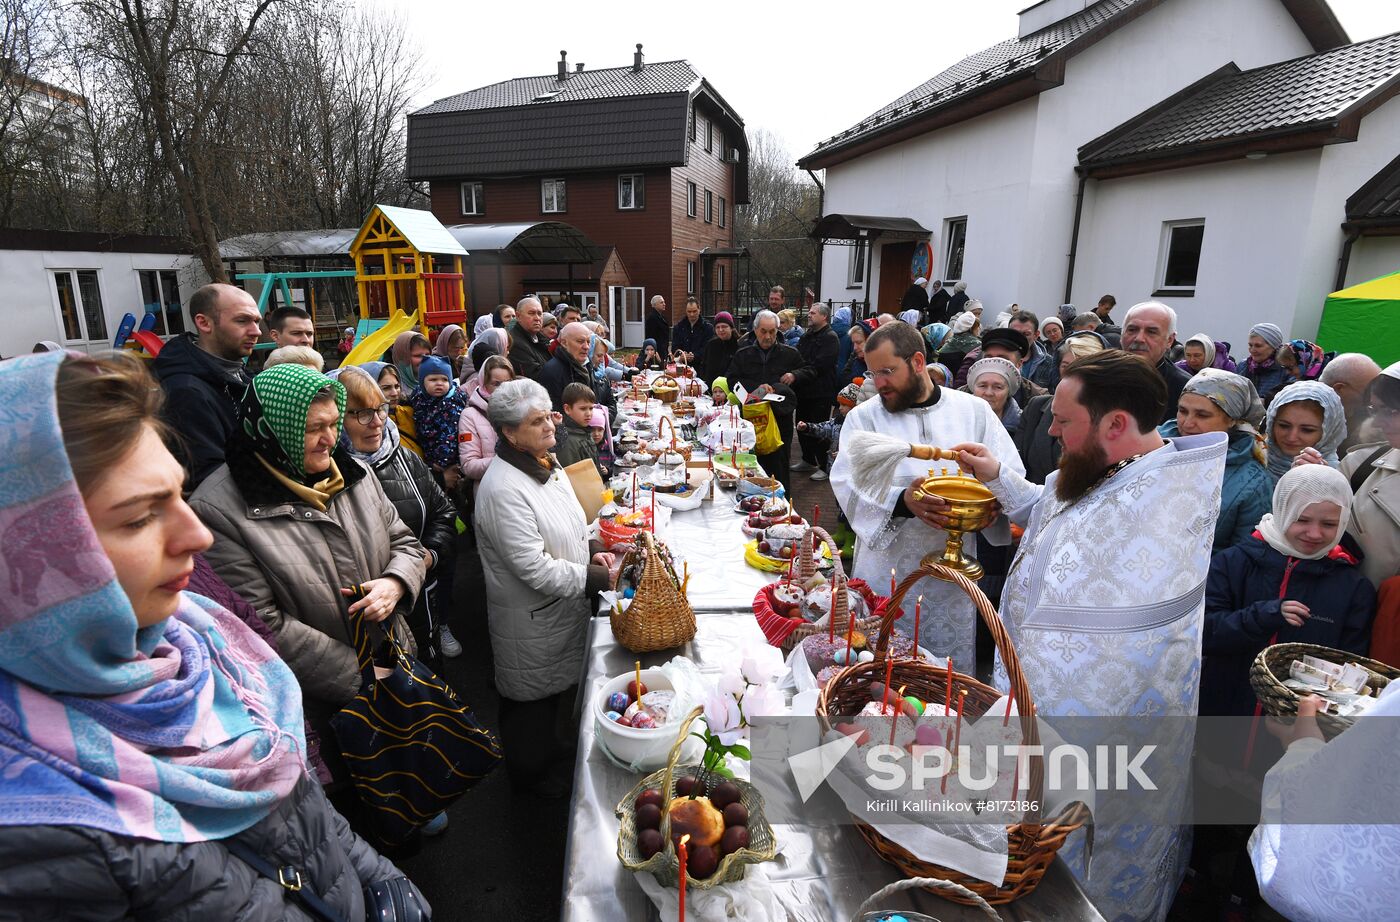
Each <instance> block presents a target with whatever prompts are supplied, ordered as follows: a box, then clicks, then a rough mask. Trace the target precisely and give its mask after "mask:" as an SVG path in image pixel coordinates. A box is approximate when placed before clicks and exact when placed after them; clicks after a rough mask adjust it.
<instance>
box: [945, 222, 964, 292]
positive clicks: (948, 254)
mask: <svg viewBox="0 0 1400 922" xmlns="http://www.w3.org/2000/svg"><path fill="white" fill-rule="evenodd" d="M959 225H961V226H962V244H963V255H962V260H961V262H962V265H960V266H958V271H957V272H954V271H953V244H954V242H955V241H956V238H957V234H956V233H955V231H956V229H957V228H958V226H959ZM943 239H944V240H946V241H947V243H946V244H945V245H944V247H943V281H944V283H945V284H948V285H951V284H953V283H954V282H960V281H962V277H963V275H964V274H965V273H966V272H967V215H959V216H958V217H956V218H947V219H946V220H944V222H943Z"/></svg>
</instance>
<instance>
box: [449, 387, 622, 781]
mask: <svg viewBox="0 0 1400 922" xmlns="http://www.w3.org/2000/svg"><path fill="white" fill-rule="evenodd" d="M487 416H488V418H489V419H490V421H491V425H492V426H493V427H494V428H495V430H496V434H497V436H498V441H497V442H496V457H495V458H494V459H493V460H492V461H491V464H490V466H489V467H487V469H486V476H484V477H483V478H482V479H481V483H480V485H479V486H478V487H477V491H476V513H475V521H476V535H477V541H478V544H479V548H480V551H481V563H482V568H483V569H484V570H485V576H486V606H487V619H488V623H489V626H490V632H491V647H492V652H493V654H494V657H495V663H496V689H497V691H499V692H500V694H501V741H502V743H503V744H504V747H505V751H506V768H507V769H508V770H509V772H510V776H511V781H512V782H513V783H514V784H515V786H516V788H517V789H519V790H523V791H526V792H528V793H531V794H533V795H535V796H538V797H546V798H555V797H565V796H567V795H568V793H569V790H570V779H571V778H572V775H573V760H572V759H571V758H569V751H570V747H571V746H572V740H573V738H574V736H575V732H574V727H573V726H572V723H571V715H572V712H573V704H574V698H575V696H576V695H577V692H578V683H579V678H580V676H581V675H582V672H583V654H584V644H585V642H586V633H587V626H588V618H589V616H590V614H591V612H590V605H591V604H592V603H591V602H590V597H591V596H592V595H593V593H596V592H598V591H599V590H601V589H604V588H606V587H607V586H608V585H609V583H610V582H611V578H612V571H613V569H614V566H615V565H614V559H613V556H612V555H611V554H607V553H602V552H601V546H600V545H599V546H594V547H590V545H589V540H588V535H587V532H588V519H587V517H586V516H585V515H584V512H583V507H581V506H580V505H579V503H578V500H577V499H576V498H575V497H574V491H573V488H572V487H571V486H570V485H569V478H568V476H567V475H566V474H565V473H564V471H563V469H562V468H561V467H560V466H559V462H558V461H557V460H555V458H554V455H553V454H551V452H552V451H553V449H554V426H555V414H553V413H552V412H551V404H550V399H549V394H548V392H547V391H545V389H544V388H543V387H542V386H540V385H539V384H537V383H536V382H534V381H531V380H529V379H525V378H521V379H518V380H515V381H507V382H505V383H504V384H502V385H500V386H499V387H497V388H496V390H495V391H494V392H493V393H492V394H491V400H490V403H489V404H488V405H487Z"/></svg>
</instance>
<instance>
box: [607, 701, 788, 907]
mask: <svg viewBox="0 0 1400 922" xmlns="http://www.w3.org/2000/svg"><path fill="white" fill-rule="evenodd" d="M703 713H704V709H703V708H699V707H697V708H695V710H693V711H691V712H690V713H689V714H688V715H686V718H685V722H684V723H683V724H682V725H681V729H680V733H678V734H676V742H675V743H674V744H673V745H672V746H671V755H670V757H669V758H668V759H667V760H666V767H665V768H663V769H662V770H661V771H659V772H653V773H651V774H650V775H647V776H646V777H645V778H643V779H642V781H641V783H640V784H638V785H637V786H636V787H635V788H633V789H632V790H631V791H629V792H628V793H627V796H626V797H624V798H622V802H621V803H619V804H618V805H617V818H618V820H619V826H618V831H617V858H618V860H619V861H621V862H622V866H623V867H625V868H626V869H627V870H629V871H649V872H651V874H653V875H654V876H655V877H656V879H657V881H659V882H660V883H661V885H662V886H664V887H675V886H678V885H679V883H680V868H681V863H680V858H679V857H678V856H677V855H676V850H675V847H674V846H673V845H672V844H671V812H670V806H671V800H672V799H673V798H674V797H675V796H676V778H677V777H679V774H678V773H677V771H676V769H677V767H678V766H677V765H676V763H677V762H678V761H679V760H680V755H681V747H682V746H683V745H684V744H685V741H686V739H687V738H688V737H689V736H690V725H691V724H692V723H694V722H695V720H696V719H697V718H698V717H700V715H701V714H703ZM721 780H724V781H733V782H734V783H735V784H737V785H738V786H739V791H740V797H739V802H740V803H741V804H743V805H744V806H745V807H747V808H748V811H749V845H748V847H747V848H741V849H739V850H738V851H736V852H733V853H731V854H728V855H725V856H724V857H723V858H721V859H720V860H719V867H718V868H716V869H715V872H714V873H713V874H711V875H710V876H709V877H706V878H704V879H701V880H696V879H695V878H694V877H691V876H690V875H689V874H687V875H686V889H691V890H708V889H710V888H711V887H717V886H719V885H720V884H727V883H732V882H734V881H736V880H743V879H744V872H745V871H746V870H747V869H748V866H749V865H751V864H757V863H759V862H760V861H772V860H773V859H774V858H775V857H777V854H778V841H777V839H775V838H774V837H773V827H772V826H770V825H769V823H768V820H767V818H766V817H765V816H764V815H763V797H762V796H761V795H760V794H759V793H758V789H757V788H755V787H754V786H753V785H751V784H749V783H748V782H747V781H740V780H738V779H731V778H724V779H721ZM648 788H657V789H659V790H660V791H661V792H662V796H663V797H664V798H665V799H664V800H663V801H662V804H661V838H662V839H663V840H664V841H665V843H666V845H665V848H664V849H662V850H661V851H659V852H657V853H656V854H655V855H652V856H651V857H650V858H645V859H644V858H642V855H641V852H640V851H639V850H638V848H637V821H636V817H635V804H636V802H637V798H638V797H639V796H641V793H642V792H643V791H645V790H647V789H648Z"/></svg>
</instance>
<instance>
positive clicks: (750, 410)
mask: <svg viewBox="0 0 1400 922" xmlns="http://www.w3.org/2000/svg"><path fill="white" fill-rule="evenodd" d="M743 412H744V419H747V420H748V421H749V422H751V423H753V431H754V435H755V436H756V437H757V444H756V445H754V453H755V454H760V455H771V454H772V453H773V452H775V451H777V450H778V449H779V448H782V447H783V437H782V434H781V433H779V432H778V420H777V419H776V418H774V416H773V405H772V404H771V403H769V402H768V401H766V400H758V401H755V402H754V403H746V404H744V406H743Z"/></svg>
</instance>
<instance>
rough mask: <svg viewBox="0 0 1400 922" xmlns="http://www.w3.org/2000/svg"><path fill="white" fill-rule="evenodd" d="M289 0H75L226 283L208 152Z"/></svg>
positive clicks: (196, 241) (213, 269)
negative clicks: (240, 69)
mask: <svg viewBox="0 0 1400 922" xmlns="http://www.w3.org/2000/svg"><path fill="white" fill-rule="evenodd" d="M288 2H291V0H154V2H153V3H147V2H146V0H76V8H77V9H78V10H79V11H80V14H81V15H82V16H83V17H84V18H85V19H86V20H87V23H88V28H89V34H90V35H91V38H92V41H93V44H91V45H90V47H91V48H92V50H93V51H94V52H95V53H96V54H98V55H105V56H107V58H108V60H109V61H110V62H111V64H112V65H113V72H114V74H115V75H117V76H118V78H119V79H122V80H124V82H125V84H126V90H127V91H128V92H129V93H130V96H131V100H132V102H134V103H135V104H136V105H138V106H140V107H141V108H142V109H143V110H144V112H145V113H146V114H147V115H148V116H149V118H150V127H151V128H152V129H153V131H154V135H155V139H156V141H157V143H158V154H159V157H160V160H161V163H162V164H163V165H164V167H165V170H166V172H167V174H168V175H169V177H170V179H171V181H172V182H173V183H174V186H175V191H176V193H177V196H178V199H179V202H180V211H181V213H182V215H183V217H184V220H185V224H186V228H187V230H188V233H189V236H190V239H191V242H192V243H193V245H194V251H195V255H196V256H197V257H199V260H200V262H201V263H202V264H203V265H204V270H205V272H207V273H208V275H209V277H210V278H211V279H213V280H215V281H225V280H226V276H225V273H224V268H223V264H222V262H221V261H220V259H219V236H218V230H217V228H216V226H215V221H214V215H213V211H212V209H211V206H210V197H209V187H210V184H211V176H210V171H211V169H217V161H216V160H215V158H212V157H211V156H210V155H209V151H208V150H207V149H206V147H205V146H206V144H208V143H209V142H210V141H211V140H212V138H211V136H210V135H211V128H212V127H213V126H215V125H216V124H217V122H218V119H217V116H218V112H219V109H220V108H221V107H222V106H223V105H225V104H226V103H227V102H228V100H227V98H226V96H225V91H226V89H227V88H228V85H229V82H230V80H231V79H232V78H233V75H234V73H235V70H236V68H237V66H238V64H239V62H240V61H241V60H242V59H243V58H244V57H245V56H247V55H249V54H252V53H254V47H255V45H256V44H257V43H258V42H259V41H260V38H261V36H260V33H259V26H260V24H261V23H262V22H263V19H264V17H265V16H266V15H267V13H268V11H269V10H270V9H271V8H272V7H273V6H274V5H276V4H279V3H288Z"/></svg>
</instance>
